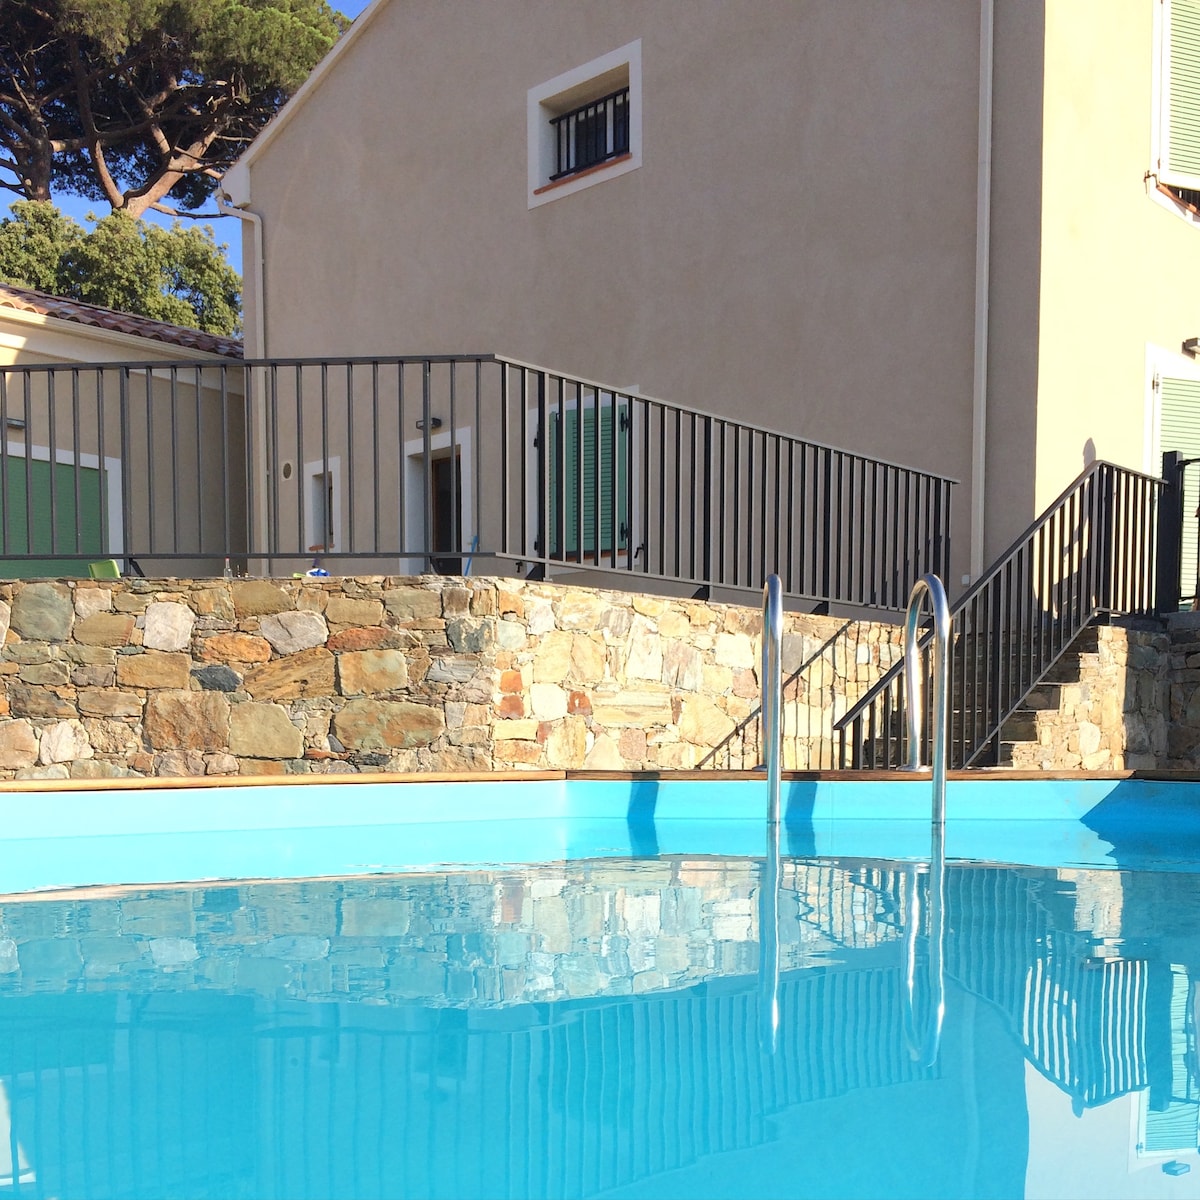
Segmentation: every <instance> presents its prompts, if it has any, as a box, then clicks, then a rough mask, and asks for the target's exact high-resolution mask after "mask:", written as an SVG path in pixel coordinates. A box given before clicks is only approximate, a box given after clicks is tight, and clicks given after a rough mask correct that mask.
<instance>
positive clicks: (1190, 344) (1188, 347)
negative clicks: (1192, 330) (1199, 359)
mask: <svg viewBox="0 0 1200 1200" xmlns="http://www.w3.org/2000/svg"><path fill="white" fill-rule="evenodd" d="M1183 352H1184V354H1190V355H1191V356H1192V357H1193V358H1195V357H1196V355H1197V354H1200V337H1194V338H1188V339H1187V341H1186V342H1184V343H1183Z"/></svg>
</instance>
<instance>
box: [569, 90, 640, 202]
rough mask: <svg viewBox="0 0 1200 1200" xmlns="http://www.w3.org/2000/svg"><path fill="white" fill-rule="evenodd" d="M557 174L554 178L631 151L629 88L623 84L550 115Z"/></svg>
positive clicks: (575, 173)
mask: <svg viewBox="0 0 1200 1200" xmlns="http://www.w3.org/2000/svg"><path fill="white" fill-rule="evenodd" d="M550 125H551V127H552V128H553V129H554V147H555V150H554V155H555V158H554V174H553V175H551V176H550V181H551V182H554V181H555V180H558V179H565V178H566V177H567V176H568V175H577V174H578V173H579V172H580V171H586V170H587V169H588V168H589V167H595V166H598V165H599V164H600V163H604V162H608V160H609V159H611V158H619V157H620V156H621V155H622V154H628V153H629V88H628V87H623V88H620V89H619V90H617V91H615V92H610V93H609V94H608V95H607V96H601V97H600V98H599V99H598V100H590V101H589V102H588V103H587V104H581V105H580V106H579V107H578V108H573V109H571V111H570V112H565V113H560V114H559V115H558V116H557V117H551V118H550Z"/></svg>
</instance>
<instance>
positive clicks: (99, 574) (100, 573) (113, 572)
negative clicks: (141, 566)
mask: <svg viewBox="0 0 1200 1200" xmlns="http://www.w3.org/2000/svg"><path fill="white" fill-rule="evenodd" d="M88 574H89V575H91V577H92V578H93V579H120V578H121V568H120V567H119V566H118V565H117V560H116V559H115V558H102V559H101V560H100V561H99V562H94V563H88Z"/></svg>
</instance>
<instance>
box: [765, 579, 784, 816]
mask: <svg viewBox="0 0 1200 1200" xmlns="http://www.w3.org/2000/svg"><path fill="white" fill-rule="evenodd" d="M782 713H783V585H782V584H781V583H780V582H779V576H778V575H768V576H767V582H766V583H765V584H763V599H762V752H763V762H764V763H765V764H766V768H767V820H768V821H769V822H771V823H772V824H778V822H779V766H780V764H779V756H780V742H781V740H782V737H781V734H782V729H781V725H782V720H783V717H782Z"/></svg>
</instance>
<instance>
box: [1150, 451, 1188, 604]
mask: <svg viewBox="0 0 1200 1200" xmlns="http://www.w3.org/2000/svg"><path fill="white" fill-rule="evenodd" d="M1182 461H1183V455H1182V454H1180V453H1179V451H1178V450H1168V451H1167V452H1166V453H1165V454H1164V455H1163V465H1162V477H1163V479H1164V480H1166V486H1165V487H1164V488H1163V490H1162V494H1161V495H1160V497H1159V501H1158V563H1157V570H1156V571H1155V575H1156V577H1157V582H1158V588H1157V592H1158V594H1157V595H1156V596H1155V598H1154V609H1155V611H1156V612H1159V613H1169V612H1178V610H1179V591H1180V588H1179V572H1180V568H1181V565H1182V549H1183V468H1182V467H1181V465H1180V464H1181V463H1182Z"/></svg>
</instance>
